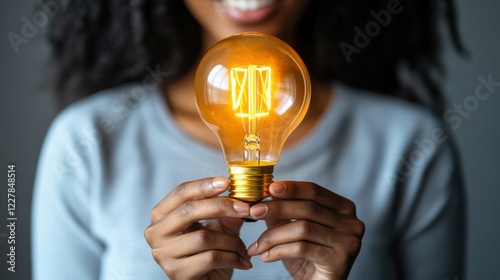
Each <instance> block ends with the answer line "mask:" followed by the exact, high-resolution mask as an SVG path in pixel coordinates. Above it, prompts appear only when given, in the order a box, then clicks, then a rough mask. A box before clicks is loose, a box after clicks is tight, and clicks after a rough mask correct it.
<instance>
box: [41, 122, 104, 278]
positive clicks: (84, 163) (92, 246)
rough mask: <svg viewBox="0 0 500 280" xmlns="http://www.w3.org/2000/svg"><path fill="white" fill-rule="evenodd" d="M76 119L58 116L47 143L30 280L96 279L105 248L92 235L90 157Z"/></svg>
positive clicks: (45, 145)
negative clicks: (83, 145)
mask: <svg viewBox="0 0 500 280" xmlns="http://www.w3.org/2000/svg"><path fill="white" fill-rule="evenodd" d="M78 123H79V122H78V121H77V120H75V119H74V118H71V117H68V116H67V115H66V116H59V117H58V118H56V120H55V121H54V122H53V124H52V126H51V128H50V129H49V131H48V134H47V137H46V139H45V142H44V145H43V147H42V151H41V154H40V159H39V162H38V168H37V174H36V178H35V186H34V197H33V207H32V261H33V279H34V280H44V279H50V280H67V279H72V280H86V279H88V280H95V279H98V278H99V266H100V256H101V253H102V251H103V246H102V244H101V243H100V242H99V240H98V239H96V238H95V237H94V236H93V234H92V230H91V224H92V218H91V216H92V215H91V209H92V208H91V199H90V198H91V188H90V185H91V172H90V168H89V167H88V166H89V165H88V162H89V158H90V157H91V155H89V154H85V150H84V149H83V147H82V146H81V145H80V146H79V141H81V140H82V139H78V137H77V136H76V133H73V135H72V131H77V130H78V128H77V127H75V126H76V124H78Z"/></svg>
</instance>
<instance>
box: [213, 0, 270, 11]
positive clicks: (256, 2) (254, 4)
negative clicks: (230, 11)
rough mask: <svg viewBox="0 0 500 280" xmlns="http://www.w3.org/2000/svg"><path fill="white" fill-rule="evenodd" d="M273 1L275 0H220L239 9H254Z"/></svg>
mask: <svg viewBox="0 0 500 280" xmlns="http://www.w3.org/2000/svg"><path fill="white" fill-rule="evenodd" d="M274 2H276V0H222V3H224V4H225V5H227V6H230V7H232V8H235V9H238V10H240V11H255V10H258V9H260V8H263V7H265V6H268V5H271V4H273V3H274Z"/></svg>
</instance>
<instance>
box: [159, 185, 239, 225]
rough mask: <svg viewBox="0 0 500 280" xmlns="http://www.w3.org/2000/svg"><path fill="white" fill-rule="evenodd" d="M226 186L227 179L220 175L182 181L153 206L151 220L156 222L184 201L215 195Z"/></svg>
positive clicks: (224, 189)
mask: <svg viewBox="0 0 500 280" xmlns="http://www.w3.org/2000/svg"><path fill="white" fill-rule="evenodd" d="M228 187H229V181H228V180H227V179H226V178H222V177H215V178H206V179H201V180H195V181H190V182H185V183H182V184H181V185H179V186H178V187H176V188H175V189H174V190H172V192H170V193H169V194H168V195H167V196H166V197H165V198H163V200H162V201H160V203H158V204H157V205H156V206H155V207H154V208H153V210H152V211H151V222H152V223H156V222H157V221H158V220H160V219H161V218H163V217H164V216H165V215H166V214H167V213H169V212H171V211H172V210H174V209H176V208H177V207H179V206H180V205H181V204H182V203H184V202H185V201H188V200H198V199H204V198H210V197H215V196H218V195H219V194H221V193H223V192H224V191H226V190H227V188H228Z"/></svg>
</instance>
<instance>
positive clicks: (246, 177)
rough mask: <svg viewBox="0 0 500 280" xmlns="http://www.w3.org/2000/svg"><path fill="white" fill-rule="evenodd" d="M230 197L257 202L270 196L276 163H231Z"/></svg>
mask: <svg viewBox="0 0 500 280" xmlns="http://www.w3.org/2000/svg"><path fill="white" fill-rule="evenodd" d="M228 169H229V181H230V182H229V186H230V189H229V197H232V198H235V199H238V200H241V201H245V202H248V203H256V202H259V201H261V200H262V199H264V198H266V197H268V196H270V194H269V185H270V184H271V183H272V182H273V177H274V176H273V171H274V163H269V162H263V163H261V165H257V166H255V165H252V166H250V165H245V164H244V163H241V162H240V163H230V164H229V165H228Z"/></svg>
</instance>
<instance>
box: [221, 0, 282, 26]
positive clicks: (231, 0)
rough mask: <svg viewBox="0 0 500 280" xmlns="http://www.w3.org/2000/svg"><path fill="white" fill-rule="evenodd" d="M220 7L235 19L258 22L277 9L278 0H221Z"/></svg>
mask: <svg viewBox="0 0 500 280" xmlns="http://www.w3.org/2000/svg"><path fill="white" fill-rule="evenodd" d="M219 2H220V4H221V5H220V8H221V9H222V10H223V12H224V13H225V14H226V15H227V16H228V17H229V18H230V19H232V20H233V21H235V22H237V23H241V24H258V23H260V22H262V21H264V20H266V19H267V18H268V17H270V16H271V15H272V14H273V13H274V12H275V11H276V10H277V7H278V5H277V2H278V0H220V1H219Z"/></svg>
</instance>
